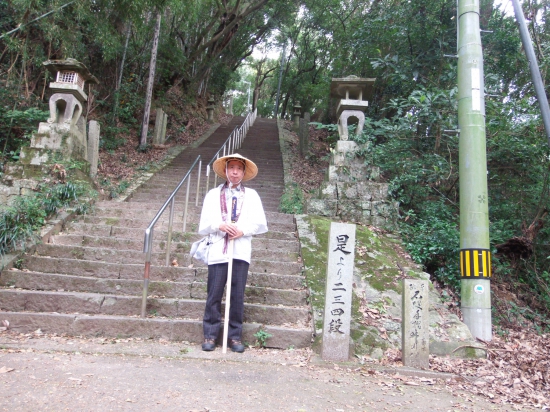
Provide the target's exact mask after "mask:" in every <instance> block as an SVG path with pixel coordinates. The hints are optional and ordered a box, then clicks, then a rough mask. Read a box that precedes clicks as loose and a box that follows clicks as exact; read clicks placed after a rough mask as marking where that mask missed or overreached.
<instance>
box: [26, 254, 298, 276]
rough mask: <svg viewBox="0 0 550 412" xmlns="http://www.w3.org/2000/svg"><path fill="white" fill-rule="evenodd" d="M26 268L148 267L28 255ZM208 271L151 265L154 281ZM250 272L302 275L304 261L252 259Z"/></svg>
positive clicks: (96, 270)
mask: <svg viewBox="0 0 550 412" xmlns="http://www.w3.org/2000/svg"><path fill="white" fill-rule="evenodd" d="M23 264H24V266H23V267H24V268H26V269H28V270H31V271H35V272H43V273H62V274H68V275H76V276H93V277H98V278H111V279H118V278H124V279H142V278H143V272H144V267H145V259H144V261H143V262H142V263H135V264H129V263H125V264H124V263H110V262H98V261H92V260H83V259H69V258H50V257H44V256H26V257H25V258H24V259H23ZM201 269H202V270H204V272H205V273H206V266H204V267H203V266H202V264H201V265H194V266H193V267H191V268H190V267H182V266H177V267H175V266H169V267H168V266H151V269H150V270H151V272H150V276H151V279H154V280H167V279H168V280H172V281H181V280H183V279H186V278H187V279H189V278H190V277H195V276H196V272H195V271H199V270H201ZM249 271H250V272H254V273H265V274H269V275H271V274H277V275H291V276H301V275H302V264H301V263H294V262H275V261H267V260H259V261H257V262H254V261H252V263H251V264H250V267H249Z"/></svg>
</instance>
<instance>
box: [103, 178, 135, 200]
mask: <svg viewBox="0 0 550 412" xmlns="http://www.w3.org/2000/svg"><path fill="white" fill-rule="evenodd" d="M99 184H100V185H101V187H102V188H103V189H104V190H105V191H106V192H107V193H108V194H109V198H110V199H116V198H117V197H119V196H120V195H121V194H122V193H124V191H126V189H128V188H129V187H130V182H128V181H127V180H122V181H120V182H118V183H115V182H113V181H111V180H109V179H107V178H105V179H102V180H101V181H100V182H99Z"/></svg>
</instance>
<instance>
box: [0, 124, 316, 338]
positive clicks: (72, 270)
mask: <svg viewBox="0 0 550 412" xmlns="http://www.w3.org/2000/svg"><path fill="white" fill-rule="evenodd" d="M242 121H243V118H234V119H233V121H232V122H231V123H230V124H229V125H227V126H220V127H219V128H218V129H217V130H216V131H215V132H214V133H213V134H212V135H211V136H210V137H209V138H208V139H207V140H205V141H204V142H203V143H202V144H201V145H200V146H199V147H198V148H187V149H186V150H184V151H183V152H182V153H181V154H180V155H178V156H177V157H176V158H175V159H174V161H173V162H171V164H170V165H169V166H167V167H165V168H164V169H163V170H162V171H160V172H159V173H157V174H155V175H154V176H153V177H152V178H151V179H149V180H148V181H147V182H146V183H145V184H144V185H142V186H141V187H140V188H139V189H138V190H137V191H135V192H134V193H133V195H132V197H131V198H130V199H129V201H126V202H113V201H111V202H105V201H104V202H98V203H96V205H95V208H94V212H93V213H92V214H90V215H87V216H84V217H81V218H80V219H79V220H77V221H73V222H70V223H69V225H68V227H67V228H66V230H65V231H64V232H62V233H60V234H58V235H55V236H52V237H51V238H50V239H49V242H48V243H44V244H40V245H38V246H37V247H36V250H35V252H34V253H33V254H32V255H25V256H24V257H23V260H22V266H21V268H22V269H20V270H15V269H13V268H12V269H10V270H4V271H3V272H2V273H1V276H0V286H1V289H0V310H1V311H2V312H3V313H2V314H1V315H0V316H1V317H2V319H7V320H8V321H9V322H10V327H11V328H13V329H15V330H18V331H21V332H28V331H34V330H36V329H41V330H42V332H44V333H57V334H68V335H85V336H106V337H129V336H132V337H141V338H165V339H169V340H176V341H177V340H182V341H189V342H196V343H198V342H201V341H202V315H203V310H204V301H205V298H206V279H207V267H206V265H203V264H202V263H198V262H196V261H192V260H191V258H190V257H189V255H188V251H189V248H190V245H191V243H192V242H193V241H195V240H197V239H199V238H200V236H199V235H197V234H196V230H197V226H198V220H199V216H200V205H199V206H195V205H194V189H193V190H192V195H191V196H190V197H191V198H192V199H193V202H192V203H191V204H190V205H189V209H188V214H189V215H188V219H187V231H186V232H185V233H182V232H181V230H182V227H183V221H182V215H183V209H184V205H183V200H184V198H185V194H184V192H183V191H182V192H183V193H182V194H179V195H178V198H177V200H176V213H175V216H176V217H175V221H174V231H175V232H174V233H173V242H172V247H171V252H170V258H169V260H170V262H174V264H173V265H171V266H168V267H167V266H164V263H165V259H166V250H165V248H166V238H167V235H166V234H167V221H168V211H167V212H165V213H164V215H163V217H162V218H161V220H160V221H159V223H158V225H157V227H156V228H155V237H154V242H153V253H152V258H151V259H152V261H151V270H150V279H151V282H150V285H149V298H148V303H147V317H146V318H141V317H140V316H139V314H140V312H141V296H142V287H143V275H144V254H143V252H142V251H143V237H144V229H145V228H146V227H147V225H148V224H149V222H150V221H151V220H152V218H153V217H154V216H155V214H156V212H157V211H158V209H159V208H160V207H161V206H162V204H163V203H164V201H165V199H166V198H167V197H168V195H169V194H170V193H171V191H172V190H173V189H174V188H175V186H176V185H177V183H178V182H179V181H180V180H181V178H182V177H183V176H184V174H185V173H186V172H187V171H188V169H189V167H190V165H191V164H192V162H193V161H194V160H195V158H196V157H197V155H198V154H201V156H202V160H203V164H205V163H206V162H208V161H209V160H210V159H211V158H212V156H213V155H214V154H215V152H216V151H217V150H218V149H219V147H220V146H221V144H222V143H223V142H224V141H225V139H226V138H227V137H228V136H229V134H230V133H231V131H232V130H233V129H234V128H235V127H236V126H238V125H240V124H241V123H242ZM238 152H239V153H241V154H242V155H244V156H247V157H249V158H251V159H252V160H253V161H254V162H256V164H257V165H258V167H259V174H258V176H257V177H256V179H254V180H252V181H251V182H249V183H248V186H249V187H251V188H254V189H255V190H257V191H258V193H259V194H260V197H261V198H262V202H263V205H264V209H265V211H266V214H267V220H268V226H269V232H268V233H266V234H264V235H260V236H257V237H256V238H255V239H254V240H253V243H252V245H253V251H252V263H251V265H250V269H249V270H250V273H249V277H248V285H247V289H246V299H245V325H244V328H243V334H244V335H243V340H244V341H245V342H248V343H251V344H252V343H254V342H255V340H256V338H255V337H254V334H255V333H256V332H258V331H259V330H260V329H263V330H265V331H266V332H268V333H269V334H271V335H272V337H270V338H268V339H267V342H266V344H267V346H268V347H275V348H288V347H296V348H300V347H306V346H309V345H310V344H311V336H312V325H311V316H310V312H311V311H310V307H309V304H308V294H307V289H306V288H305V286H304V277H303V272H302V269H303V268H302V263H301V259H300V256H299V254H300V248H299V242H298V239H297V235H296V224H295V221H294V216H293V215H286V214H282V213H278V212H277V210H278V205H279V201H280V198H281V195H282V193H283V188H284V183H283V163H282V157H281V152H280V149H279V141H278V131H277V125H276V122H275V121H274V120H267V119H257V120H256V122H255V124H254V125H253V126H252V127H251V128H250V130H249V132H248V136H247V137H246V139H245V140H244V144H243V146H242V148H241V149H239V150H238ZM191 182H196V175H195V176H193V177H192V180H191ZM202 182H203V184H202V185H201V186H203V187H204V178H203V181H202ZM218 183H221V182H218ZM193 185H194V183H192V186H191V187H193ZM212 185H213V182H212V177H211V181H210V187H212ZM180 193H181V192H180ZM203 196H204V189H202V191H201V193H200V196H199V199H202V197H203ZM176 262H177V263H176ZM222 310H223V309H222ZM222 313H223V312H222Z"/></svg>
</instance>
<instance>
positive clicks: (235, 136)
mask: <svg viewBox="0 0 550 412" xmlns="http://www.w3.org/2000/svg"><path fill="white" fill-rule="evenodd" d="M256 113H257V111H256V110H254V111H253V112H250V113H248V115H247V116H246V118H245V119H244V122H243V124H242V125H241V126H240V127H239V126H237V127H235V129H233V131H232V132H231V134H230V135H229V137H228V138H227V139H226V140H225V142H224V143H223V144H222V146H221V147H220V148H219V150H218V151H217V152H216V154H215V155H214V157H212V160H210V162H209V163H208V165H207V166H206V186H205V191H204V193H207V192H208V183H209V176H210V167H211V165H212V163H214V162H215V161H216V159H218V158H219V157H220V153H221V152H222V151H223V156H226V155H229V154H233V153H235V150H237V149H239V148H240V147H241V145H242V143H243V140H244V138H245V137H246V134H247V133H248V129H249V128H250V126H252V125H253V124H254V122H255V121H256ZM197 162H198V165H199V166H198V173H197V192H196V196H195V206H198V204H199V192H200V182H201V170H202V160H201V156H200V155H199V156H198V157H197V158H196V160H195V162H194V163H193V165H192V166H191V167H190V168H189V171H188V172H187V173H186V174H185V176H184V177H183V179H182V180H181V181H180V183H179V184H178V185H177V186H176V188H175V189H174V190H173V191H172V193H171V194H170V196H168V199H167V200H166V201H165V202H164V205H162V207H161V208H160V209H159V211H158V212H157V214H156V215H155V217H154V218H153V220H151V223H149V226H147V229H145V235H144V240H143V252H144V253H145V273H144V275H143V296H142V301H141V317H142V318H144V317H145V311H146V308H147V293H148V290H149V278H150V274H149V272H150V270H151V253H152V250H153V234H154V228H155V225H156V224H157V222H158V220H159V219H160V217H161V216H162V214H163V213H164V212H165V211H166V208H167V207H168V205H170V217H169V222H168V240H167V242H166V266H168V265H169V264H170V249H171V245H172V224H173V221H174V209H175V198H176V194H177V193H178V191H179V190H180V188H181V187H182V186H183V184H184V183H185V181H187V190H186V193H185V206H184V212H183V232H185V229H186V228H187V226H186V225H187V206H188V204H189V190H190V184H191V172H192V171H193V169H194V168H195V166H196V165H197ZM216 184H217V176H216V177H215V180H214V186H215V185H216Z"/></svg>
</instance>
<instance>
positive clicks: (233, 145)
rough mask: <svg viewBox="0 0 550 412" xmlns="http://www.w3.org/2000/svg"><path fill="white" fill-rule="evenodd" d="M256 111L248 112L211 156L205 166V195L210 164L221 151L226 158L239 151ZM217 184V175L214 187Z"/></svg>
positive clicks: (254, 119)
mask: <svg viewBox="0 0 550 412" xmlns="http://www.w3.org/2000/svg"><path fill="white" fill-rule="evenodd" d="M257 113H258V112H257V109H254V111H253V112H249V113H248V114H247V115H246V118H245V119H244V122H243V124H242V125H241V126H240V127H235V129H233V131H232V132H231V134H230V135H229V137H228V138H227V139H226V140H225V142H224V143H223V144H222V145H221V147H220V148H219V149H218V151H217V152H216V154H215V155H214V156H212V160H210V162H208V164H207V165H206V168H205V169H206V187H205V193H207V192H208V187H209V183H210V168H211V166H212V163H214V162H215V161H216V160H217V159H219V158H220V154H221V152H222V150H223V155H222V157H223V156H227V155H230V154H233V153H235V151H236V150H237V149H239V148H240V147H241V145H242V143H243V140H244V138H245V137H246V134H247V133H248V129H250V126H252V125H253V124H254V122H255V121H256V115H257ZM217 184H218V175H216V174H214V187H215V186H216V185H217Z"/></svg>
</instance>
